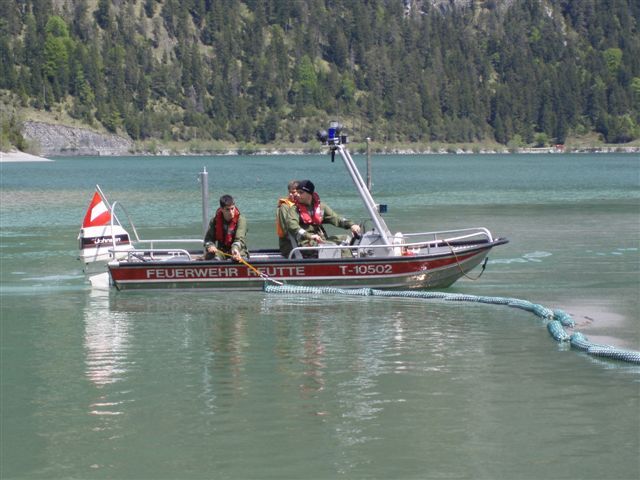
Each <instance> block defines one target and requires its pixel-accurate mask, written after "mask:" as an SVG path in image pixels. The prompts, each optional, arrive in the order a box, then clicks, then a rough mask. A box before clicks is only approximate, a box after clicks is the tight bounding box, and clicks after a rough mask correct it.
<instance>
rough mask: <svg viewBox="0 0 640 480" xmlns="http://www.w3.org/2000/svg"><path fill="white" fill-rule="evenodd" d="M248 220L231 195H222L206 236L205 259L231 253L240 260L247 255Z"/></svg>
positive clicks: (221, 257)
mask: <svg viewBox="0 0 640 480" xmlns="http://www.w3.org/2000/svg"><path fill="white" fill-rule="evenodd" d="M246 238H247V221H246V220H245V218H244V215H242V214H241V213H240V210H238V207H236V203H235V201H234V200H233V197H232V196H231V195H223V196H221V197H220V208H218V210H216V214H215V215H214V216H213V217H212V218H211V221H210V222H209V229H208V230H207V233H206V234H205V236H204V249H205V256H204V258H205V260H212V259H214V258H218V259H221V260H222V259H225V258H227V256H225V255H222V253H221V252H223V253H226V254H227V255H231V256H232V257H233V259H234V260H236V261H237V262H239V261H240V260H241V258H242V257H246V256H248V255H247V245H246Z"/></svg>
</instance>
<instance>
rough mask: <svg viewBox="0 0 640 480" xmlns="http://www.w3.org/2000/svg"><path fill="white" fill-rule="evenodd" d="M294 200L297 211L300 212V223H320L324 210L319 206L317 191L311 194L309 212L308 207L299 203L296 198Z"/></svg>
mask: <svg viewBox="0 0 640 480" xmlns="http://www.w3.org/2000/svg"><path fill="white" fill-rule="evenodd" d="M295 202H296V207H297V208H298V213H300V221H301V223H304V224H306V225H322V219H323V217H324V210H322V209H321V208H320V197H319V196H318V194H317V193H314V194H313V199H312V200H311V212H309V207H308V206H307V205H304V204H302V203H300V201H299V200H298V199H297V198H296V200H295Z"/></svg>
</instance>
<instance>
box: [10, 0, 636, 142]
mask: <svg viewBox="0 0 640 480" xmlns="http://www.w3.org/2000/svg"><path fill="white" fill-rule="evenodd" d="M0 11H1V12H2V16H1V18H0V93H1V96H2V102H3V116H2V122H3V128H2V132H3V143H7V142H8V143H11V144H13V145H17V146H20V142H21V138H20V134H19V122H20V118H21V117H20V114H19V112H20V110H21V109H27V108H28V109H30V110H35V111H61V112H64V113H65V115H68V116H69V117H71V118H73V119H75V120H76V121H78V122H79V123H81V124H85V125H87V126H91V127H93V128H94V129H106V130H107V131H109V132H115V133H119V134H121V135H125V136H128V137H130V138H131V139H133V140H135V141H145V140H150V139H158V140H162V141H182V142H189V141H192V140H194V139H198V140H200V141H224V142H229V143H236V144H237V143H243V142H247V143H253V144H267V145H268V144H272V143H274V142H306V141H310V140H312V139H313V136H314V133H315V131H316V130H317V128H318V126H319V125H324V124H326V122H327V121H328V120H331V119H338V120H340V121H342V123H344V124H345V125H346V126H347V127H348V128H349V130H350V132H351V134H352V135H360V136H362V137H364V136H370V137H372V138H374V139H376V140H377V141H380V142H406V143H411V142H422V143H428V142H443V143H459V142H470V143H473V142H481V141H485V140H490V141H497V142H498V143H501V144H505V145H507V144H509V143H513V142H516V143H519V144H520V145H531V146H535V145H549V144H555V143H564V142H565V139H566V138H567V136H569V135H586V134H594V133H595V132H597V134H598V135H600V137H601V138H602V140H603V141H606V142H608V143H625V142H629V141H631V140H634V139H636V138H639V137H640V127H639V125H640V35H639V33H638V23H639V21H640V2H638V1H637V0H422V1H420V0H404V1H403V0H289V1H270V0H243V1H239V0H0Z"/></svg>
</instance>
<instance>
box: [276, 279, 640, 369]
mask: <svg viewBox="0 0 640 480" xmlns="http://www.w3.org/2000/svg"><path fill="white" fill-rule="evenodd" d="M264 291H265V292H266V293H294V294H310V295H322V294H335V295H359V296H376V297H405V298H423V299H440V300H446V301H453V302H476V303H486V304H492V305H506V306H508V307H512V308H519V309H521V310H526V311H528V312H531V313H533V314H534V315H536V316H537V317H540V318H542V319H543V320H545V321H546V322H547V324H546V326H547V330H548V331H549V334H550V335H551V336H552V337H553V338H554V340H556V341H557V342H559V343H569V345H571V347H572V348H575V349H577V350H581V351H583V352H585V353H587V354H589V355H593V356H596V357H602V358H609V359H612V360H620V361H624V362H629V363H637V364H640V351H634V350H623V349H619V348H617V347H614V346H611V345H601V344H597V343H592V342H590V341H589V340H588V339H587V337H585V336H584V335H583V334H582V333H580V332H573V333H572V334H571V335H569V334H568V333H567V332H566V330H565V329H564V327H574V326H575V322H574V321H573V318H571V315H569V314H568V313H566V312H564V311H563V310H551V309H550V308H547V307H545V306H543V305H539V304H537V303H532V302H529V301H527V300H521V299H518V298H506V297H488V296H476V295H466V294H461V293H446V292H430V291H421V290H375V289H372V288H359V289H349V288H336V287H305V286H297V285H281V286H273V285H267V284H265V286H264Z"/></svg>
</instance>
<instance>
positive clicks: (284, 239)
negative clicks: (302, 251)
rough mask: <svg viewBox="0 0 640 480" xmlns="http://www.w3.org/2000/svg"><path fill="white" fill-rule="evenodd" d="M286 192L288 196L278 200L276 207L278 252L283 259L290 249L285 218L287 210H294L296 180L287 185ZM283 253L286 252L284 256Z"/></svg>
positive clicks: (296, 193)
mask: <svg viewBox="0 0 640 480" xmlns="http://www.w3.org/2000/svg"><path fill="white" fill-rule="evenodd" d="M287 190H288V191H289V194H288V195H287V197H285V198H279V199H278V206H277V207H276V233H277V234H278V244H279V247H280V252H282V254H283V255H284V256H285V257H286V256H288V255H289V252H291V249H292V247H291V241H290V240H289V238H288V233H287V216H288V215H289V210H290V209H291V208H295V204H296V203H295V199H296V197H297V196H298V180H291V181H290V182H289V183H288V184H287ZM284 252H286V255H285V253H284Z"/></svg>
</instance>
